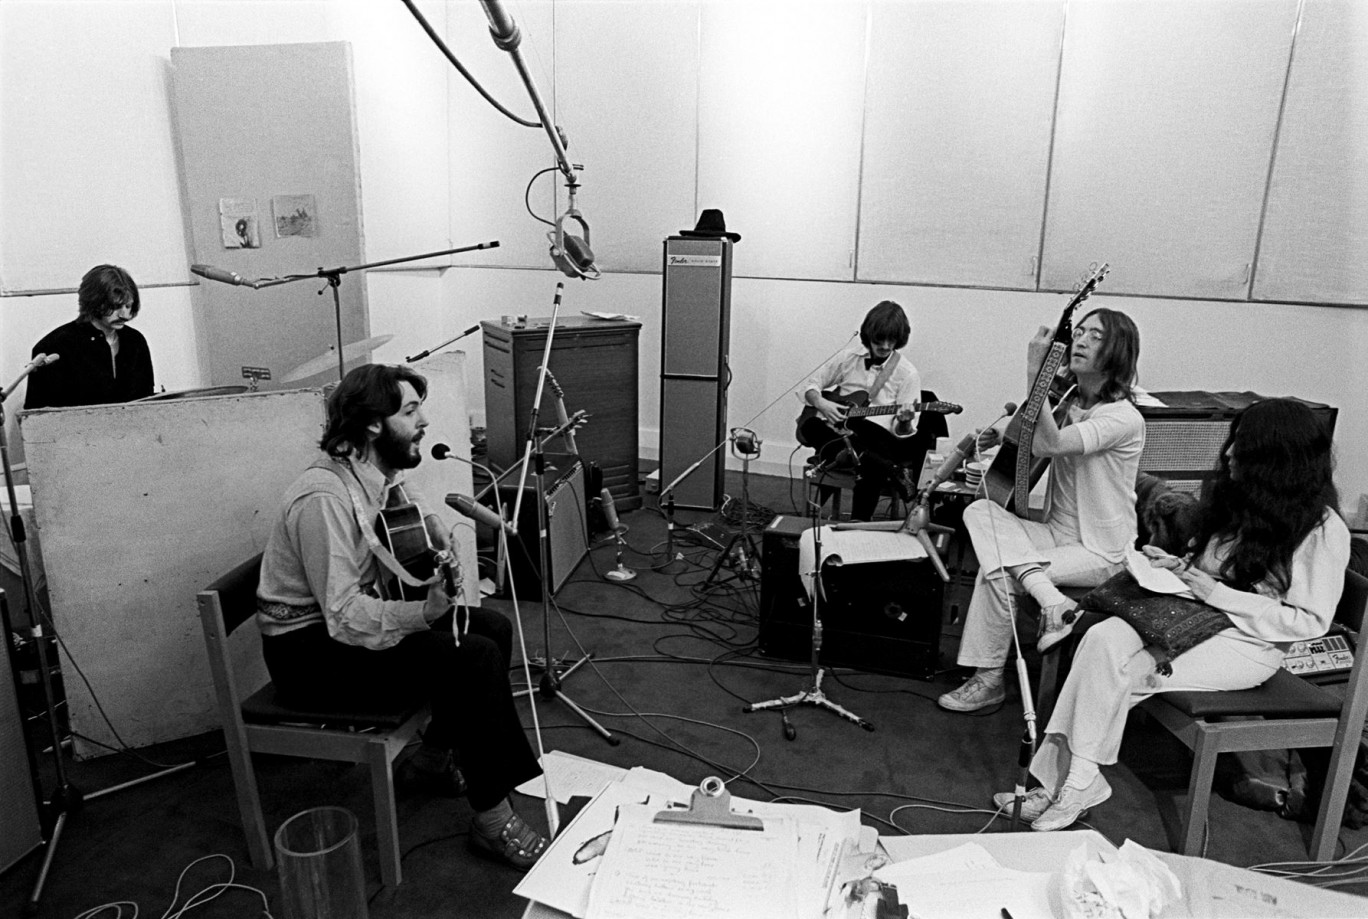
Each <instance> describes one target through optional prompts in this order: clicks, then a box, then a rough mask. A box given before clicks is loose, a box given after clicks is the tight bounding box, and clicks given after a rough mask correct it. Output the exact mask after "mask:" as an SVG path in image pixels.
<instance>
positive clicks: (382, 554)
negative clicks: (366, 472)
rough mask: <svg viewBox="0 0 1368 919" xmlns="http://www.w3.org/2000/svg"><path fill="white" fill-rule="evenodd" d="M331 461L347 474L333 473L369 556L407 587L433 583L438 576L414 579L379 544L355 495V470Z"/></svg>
mask: <svg viewBox="0 0 1368 919" xmlns="http://www.w3.org/2000/svg"><path fill="white" fill-rule="evenodd" d="M333 461H334V462H335V463H336V465H337V466H341V467H345V468H346V470H347V473H348V474H343V472H342V470H341V469H338V468H334V469H333V472H335V473H337V477H338V478H339V479H341V480H342V484H343V485H345V486H346V487H347V494H348V495H350V496H351V503H352V512H353V513H354V514H355V515H356V525H357V526H359V527H360V528H361V535H362V536H364V537H365V539H366V545H368V546H370V550H371V554H372V555H374V556H375V558H376V560H378V561H379V562H380V564H381V565H384V566H385V568H387V569H388V570H389V572H390V574H392V575H394V576H395V577H396V578H398V579H399V580H400V581H401V582H402V583H404V584H407V585H408V586H409V587H427V586H428V585H429V584H432V583H435V582H436V580H437V578H438V577H440V575H437V574H434V575H433V576H432V577H430V578H428V579H427V580H426V581H424V580H420V579H418V578H415V577H414V576H413V575H411V574H409V573H408V572H407V571H405V570H404V566H403V565H401V564H400V563H399V559H397V558H395V557H394V553H393V552H391V551H390V550H389V549H386V548H385V547H384V546H382V545H381V544H380V538H379V537H378V536H376V535H375V526H374V523H373V522H367V520H366V510H365V508H364V507H362V505H361V496H360V495H359V494H357V493H356V489H357V485H358V484H359V482H358V480H356V470H354V469H352V466H351V462H350V461H349V460H346V459H342V458H340V457H333ZM395 487H396V488H401V489H402V487H403V486H399V485H396V486H395Z"/></svg>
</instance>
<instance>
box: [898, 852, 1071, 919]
mask: <svg viewBox="0 0 1368 919" xmlns="http://www.w3.org/2000/svg"><path fill="white" fill-rule="evenodd" d="M994 864H995V865H996V862H994ZM885 870H887V869H880V870H879V871H878V872H876V873H875V876H876V877H878V876H879V875H880V874H882V873H883V872H884V871H885ZM1054 878H1055V876H1054V875H1053V874H1049V873H1045V872H1034V871H1013V870H1012V869H1010V868H1001V867H993V868H974V869H968V870H959V871H948V872H947V871H932V872H929V873H927V872H918V873H916V874H915V875H908V876H904V877H903V878H902V880H899V881H895V882H892V883H893V886H894V887H897V888H898V902H900V903H902V904H904V905H906V906H907V909H908V912H909V913H910V914H911V915H913V916H916V917H918V919H962V917H964V916H1000V915H1001V914H1002V913H1001V911H1002V910H1003V909H1004V908H1005V909H1006V910H1007V911H1008V912H1010V913H1011V914H1012V919H1053V917H1054V916H1056V915H1058V913H1057V912H1056V910H1055V909H1054V908H1053V907H1052V906H1051V905H1050V890H1051V888H1052V887H1053V886H1054V883H1055V881H1054Z"/></svg>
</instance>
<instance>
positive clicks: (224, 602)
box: [205, 552, 261, 635]
mask: <svg viewBox="0 0 1368 919" xmlns="http://www.w3.org/2000/svg"><path fill="white" fill-rule="evenodd" d="M260 581H261V553H260V552H258V553H257V554H256V555H254V556H252V557H251V558H249V559H247V561H245V562H243V563H242V564H240V565H238V566H237V567H236V568H234V569H233V570H232V571H230V572H228V573H227V574H225V575H223V576H222V577H220V578H219V579H218V580H217V581H215V582H214V583H212V584H210V585H209V586H208V587H206V588H205V590H206V591H216V592H217V593H218V595H219V606H220V608H221V609H222V610H223V633H224V634H225V635H232V634H233V630H234V629H236V628H237V627H238V626H240V625H242V624H243V623H244V622H246V621H247V620H249V619H251V618H252V617H253V616H255V615H256V592H257V584H258V583H259V582H260Z"/></svg>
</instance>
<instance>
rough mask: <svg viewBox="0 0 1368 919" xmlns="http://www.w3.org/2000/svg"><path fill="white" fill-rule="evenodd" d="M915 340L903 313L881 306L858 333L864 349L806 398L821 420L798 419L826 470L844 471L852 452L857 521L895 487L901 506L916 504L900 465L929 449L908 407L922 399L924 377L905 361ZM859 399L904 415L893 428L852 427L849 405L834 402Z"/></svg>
mask: <svg viewBox="0 0 1368 919" xmlns="http://www.w3.org/2000/svg"><path fill="white" fill-rule="evenodd" d="M911 337H912V325H911V323H909V322H908V321H907V314H906V313H904V312H903V308H902V307H901V306H899V305H898V304H896V303H894V302H893V301H892V300H884V301H883V302H882V303H880V304H878V305H877V306H875V307H874V308H873V309H871V310H870V311H869V312H868V313H867V314H866V315H865V318H864V322H863V323H862V324H861V325H860V343H861V344H862V345H864V347H863V348H860V349H851V350H848V351H845V352H843V353H841V354H838V355H836V356H835V357H833V358H832V359H831V360H829V361H827V362H826V363H825V364H823V365H822V366H821V367H820V368H818V370H817V372H816V373H815V374H814V375H813V376H812V378H811V379H809V380H808V381H807V384H806V386H805V388H804V390H803V401H805V402H806V403H807V404H808V405H809V406H811V407H812V408H813V409H815V410H816V412H815V413H809V414H811V417H808V418H806V419H800V421H799V427H798V440H799V441H800V442H801V443H803V444H805V445H807V446H809V447H812V448H813V449H815V450H816V451H817V453H818V457H819V460H820V462H822V463H824V464H837V463H840V462H841V461H842V458H841V453H842V451H845V450H853V452H854V457H853V458H852V459H853V468H854V469H855V472H856V481H855V494H854V497H853V499H852V501H851V510H850V515H851V517H853V518H855V519H856V520H869V519H870V518H871V517H873V516H874V507H875V505H877V504H878V503H879V494H880V492H881V491H882V490H883V486H884V485H885V484H886V483H892V485H893V487H894V488H895V489H897V491H898V494H899V495H900V496H901V497H902V499H903V500H904V501H906V500H909V499H910V498H911V497H912V494H911V490H912V489H911V487H910V483H908V482H906V481H904V480H903V477H902V475H901V467H900V466H899V465H898V464H899V463H900V462H902V461H904V460H907V459H910V458H913V456H914V455H915V454H916V453H918V452H920V451H922V450H923V449H924V445H923V444H920V443H918V442H917V440H916V439H915V438H913V437H912V435H913V434H915V433H916V432H917V417H916V412H915V410H914V409H913V408H911V406H913V405H915V404H916V403H917V401H918V400H920V399H921V374H919V373H918V372H917V368H916V367H914V366H912V362H911V361H907V360H903V359H902V355H901V353H900V351H901V350H902V348H904V347H906V345H907V341H908V339H909V338H911ZM854 394H859V397H862V396H863V395H865V394H867V395H868V401H869V404H870V405H889V404H894V403H896V404H898V405H902V406H906V407H904V408H901V409H900V410H899V411H898V412H897V414H895V415H894V416H893V417H892V419H891V420H890V419H889V417H888V416H887V415H883V416H881V417H879V416H871V417H868V418H860V419H858V420H851V421H850V422H849V425H848V426H847V423H846V412H847V408H848V404H847V403H846V402H841V401H836V398H835V397H842V398H847V399H848V398H849V397H851V396H852V395H854ZM854 401H857V402H858V401H859V398H858V397H857V399H856V400H854ZM914 475H915V473H914ZM818 483H819V484H820V479H819V480H818Z"/></svg>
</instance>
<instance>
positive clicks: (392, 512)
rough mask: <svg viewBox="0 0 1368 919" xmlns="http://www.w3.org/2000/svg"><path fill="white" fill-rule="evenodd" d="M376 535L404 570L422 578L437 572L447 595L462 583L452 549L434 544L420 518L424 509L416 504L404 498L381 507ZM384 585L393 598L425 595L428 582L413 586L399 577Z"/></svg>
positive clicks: (420, 597)
mask: <svg viewBox="0 0 1368 919" xmlns="http://www.w3.org/2000/svg"><path fill="white" fill-rule="evenodd" d="M375 535H376V537H377V538H378V539H379V540H380V544H381V545H382V546H384V547H385V548H386V549H388V550H389V551H390V554H391V555H393V556H394V558H395V560H396V561H398V562H399V564H400V565H402V566H403V567H404V570H405V571H407V572H408V573H409V574H411V575H412V576H413V577H415V578H418V579H420V580H423V581H430V580H431V579H432V577H433V575H440V576H441V577H442V579H443V581H444V582H445V586H446V590H447V595H448V596H450V597H451V598H452V599H453V600H455V599H456V597H457V596H458V594H459V591H460V587H461V571H460V565H459V564H458V563H457V561H456V557H455V556H454V555H453V554H452V553H451V552H448V551H446V550H445V549H442V550H439V549H437V548H436V547H435V546H433V544H432V540H431V538H430V537H429V536H428V531H427V526H426V524H425V523H424V522H423V511H422V509H421V508H419V507H418V505H417V504H414V503H412V502H406V503H402V504H396V505H394V506H393V507H387V508H384V509H383V510H381V511H380V513H379V515H378V516H377V517H376V519H375ZM385 587H386V595H387V596H389V597H390V598H391V599H394V600H422V599H424V598H426V597H427V584H423V585H421V586H418V587H414V586H411V585H409V584H405V583H404V582H403V581H401V580H400V579H399V578H398V577H392V578H390V579H389V580H388V581H386V584H385Z"/></svg>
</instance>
